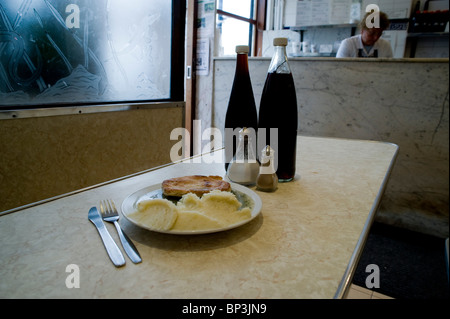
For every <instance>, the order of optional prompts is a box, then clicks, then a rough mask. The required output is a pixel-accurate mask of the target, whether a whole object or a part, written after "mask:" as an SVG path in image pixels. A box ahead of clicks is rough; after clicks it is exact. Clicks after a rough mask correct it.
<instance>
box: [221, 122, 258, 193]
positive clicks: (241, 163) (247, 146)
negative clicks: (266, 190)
mask: <svg viewBox="0 0 450 319" xmlns="http://www.w3.org/2000/svg"><path fill="white" fill-rule="evenodd" d="M252 137H255V138H256V133H255V130H254V129H253V128H246V127H244V128H243V129H241V130H240V131H239V143H238V147H237V149H236V154H235V156H234V157H233V159H232V161H231V163H230V165H229V166H228V170H227V176H228V178H229V179H230V181H232V182H234V183H238V184H242V185H246V186H251V185H255V183H256V178H257V177H258V172H259V163H258V161H257V160H256V156H255V152H254V151H253V146H254V144H253V138H252ZM255 145H256V143H255Z"/></svg>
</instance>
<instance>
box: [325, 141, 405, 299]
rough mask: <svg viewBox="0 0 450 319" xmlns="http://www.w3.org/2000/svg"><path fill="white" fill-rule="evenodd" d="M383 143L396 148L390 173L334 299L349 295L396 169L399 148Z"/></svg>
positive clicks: (384, 180)
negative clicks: (368, 238)
mask: <svg viewBox="0 0 450 319" xmlns="http://www.w3.org/2000/svg"><path fill="white" fill-rule="evenodd" d="M382 143H386V144H390V145H393V146H395V153H394V155H393V156H392V159H391V162H390V163H389V167H388V171H387V172H386V175H385V177H384V179H383V182H382V184H381V187H380V189H379V191H378V194H377V197H376V198H375V202H374V203H373V205H372V208H371V210H370V213H369V217H368V218H367V220H366V223H365V224H364V227H363V230H362V232H361V235H360V236H359V239H358V242H357V243H356V246H355V250H354V251H353V254H352V256H351V257H350V261H349V263H348V265H347V268H346V270H345V272H344V275H343V276H342V280H341V282H340V284H339V286H338V288H337V290H336V293H335V295H334V298H333V299H344V298H345V297H346V296H347V294H348V291H349V288H350V286H351V283H352V279H353V275H354V274H355V271H356V267H357V266H358V262H359V259H360V257H361V254H362V252H363V250H364V246H365V244H366V241H367V237H368V236H369V231H370V228H371V226H372V224H373V221H374V219H375V215H376V213H377V210H378V206H379V205H380V202H381V199H382V197H383V194H384V191H385V189H386V185H387V183H388V181H389V177H390V175H391V173H392V169H393V167H394V164H395V161H396V159H397V156H398V152H399V146H398V145H397V144H394V143H390V142H382Z"/></svg>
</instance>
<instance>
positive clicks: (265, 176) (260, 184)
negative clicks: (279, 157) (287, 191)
mask: <svg viewBox="0 0 450 319" xmlns="http://www.w3.org/2000/svg"><path fill="white" fill-rule="evenodd" d="M274 153H275V151H274V149H273V148H271V147H270V145H267V146H266V147H264V149H263V150H262V151H261V167H260V168H259V175H258V177H257V179H256V189H258V190H261V191H264V192H273V191H275V190H276V189H277V187H278V176H277V174H276V172H275V167H274Z"/></svg>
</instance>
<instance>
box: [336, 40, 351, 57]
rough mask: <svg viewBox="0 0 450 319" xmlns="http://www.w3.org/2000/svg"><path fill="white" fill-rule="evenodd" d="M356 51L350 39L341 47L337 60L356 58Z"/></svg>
mask: <svg viewBox="0 0 450 319" xmlns="http://www.w3.org/2000/svg"><path fill="white" fill-rule="evenodd" d="M353 51H354V49H353V46H352V43H351V41H350V39H344V40H342V42H341V45H340V46H339V49H338V51H337V53H336V58H351V57H354V56H355V55H354V52H353Z"/></svg>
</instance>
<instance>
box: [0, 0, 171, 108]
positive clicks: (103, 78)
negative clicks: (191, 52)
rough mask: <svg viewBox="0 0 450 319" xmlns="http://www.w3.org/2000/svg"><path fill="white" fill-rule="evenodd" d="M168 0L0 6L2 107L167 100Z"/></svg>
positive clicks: (42, 0) (13, 1)
mask: <svg viewBox="0 0 450 319" xmlns="http://www.w3.org/2000/svg"><path fill="white" fill-rule="evenodd" d="M171 45H172V1H167V0H151V1H147V0H127V1H124V0H95V1H88V0H84V1H83V0H79V1H77V0H70V1H60V0H33V1H31V0H23V1H17V0H6V1H1V3H0V107H11V106H27V105H31V106H36V105H46V106H48V105H54V104H58V105H64V104H71V105H73V104H95V103H103V102H123V101H127V102H129V101H148V100H164V99H170V98H171V71H172V70H171V49H172V47H171Z"/></svg>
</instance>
